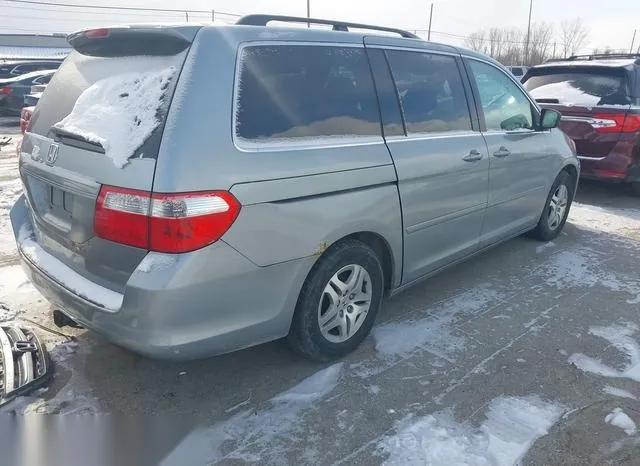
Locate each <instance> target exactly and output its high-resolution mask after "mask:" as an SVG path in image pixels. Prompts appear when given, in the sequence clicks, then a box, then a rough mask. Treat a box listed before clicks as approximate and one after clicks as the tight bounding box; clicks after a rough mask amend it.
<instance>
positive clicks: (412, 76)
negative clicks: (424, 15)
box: [387, 50, 471, 134]
mask: <svg viewBox="0 0 640 466" xmlns="http://www.w3.org/2000/svg"><path fill="white" fill-rule="evenodd" d="M387 57H388V60H389V64H390V66H391V72H392V74H393V79H394V80H395V83H396V86H397V88H398V94H399V96H400V101H401V103H402V110H403V114H404V121H405V124H406V127H407V133H408V134H416V133H433V132H443V131H445V132H446V131H469V130H471V117H470V114H469V106H468V104H467V98H466V94H465V91H464V86H463V84H462V78H461V77H460V71H459V69H458V65H457V64H456V60H455V58H453V57H449V56H443V55H435V54H430V53H422V52H409V51H399V50H388V51H387Z"/></svg>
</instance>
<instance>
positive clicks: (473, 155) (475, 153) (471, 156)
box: [462, 149, 482, 162]
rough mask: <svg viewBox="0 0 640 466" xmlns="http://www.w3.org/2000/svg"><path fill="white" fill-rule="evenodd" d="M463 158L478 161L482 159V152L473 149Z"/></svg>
mask: <svg viewBox="0 0 640 466" xmlns="http://www.w3.org/2000/svg"><path fill="white" fill-rule="evenodd" d="M462 160H464V161H465V162H477V161H478V160H482V154H481V153H480V152H478V151H477V150H475V149H473V150H472V151H471V152H469V154H468V155H465V156H464V157H462Z"/></svg>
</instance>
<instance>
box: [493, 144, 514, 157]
mask: <svg viewBox="0 0 640 466" xmlns="http://www.w3.org/2000/svg"><path fill="white" fill-rule="evenodd" d="M510 155H511V151H510V150H509V149H507V148H506V147H504V146H502V147H500V149H498V150H497V151H495V152H494V153H493V156H494V157H498V158H504V157H509V156H510Z"/></svg>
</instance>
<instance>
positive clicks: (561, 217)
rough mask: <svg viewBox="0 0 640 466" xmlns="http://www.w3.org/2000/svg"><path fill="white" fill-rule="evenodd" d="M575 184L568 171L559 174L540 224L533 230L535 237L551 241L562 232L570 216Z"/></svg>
mask: <svg viewBox="0 0 640 466" xmlns="http://www.w3.org/2000/svg"><path fill="white" fill-rule="evenodd" d="M573 186H574V182H573V179H572V178H571V176H570V175H569V174H568V173H567V172H565V171H563V172H561V173H560V174H559V175H558V177H557V178H556V181H555V182H554V183H553V186H552V188H551V191H550V192H549V195H548V196H547V201H546V204H545V208H544V211H543V212H542V215H541V216H540V220H539V221H538V225H537V226H536V228H535V229H534V230H533V231H532V232H531V235H532V236H533V237H534V238H536V239H538V240H540V241H551V240H553V239H555V238H556V237H557V236H558V235H559V234H560V232H561V231H562V228H563V227H564V224H565V223H566V221H567V217H568V216H569V209H570V207H571V202H572V201H573Z"/></svg>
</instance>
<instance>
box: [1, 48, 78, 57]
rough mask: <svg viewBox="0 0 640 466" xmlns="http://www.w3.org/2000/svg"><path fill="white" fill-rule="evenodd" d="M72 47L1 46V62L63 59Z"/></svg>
mask: <svg viewBox="0 0 640 466" xmlns="http://www.w3.org/2000/svg"><path fill="white" fill-rule="evenodd" d="M70 52H71V47H25V46H22V47H20V46H2V45H0V60H31V59H40V60H42V59H52V58H53V59H63V58H65V57H66V56H67V55H68V54H69V53H70Z"/></svg>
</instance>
